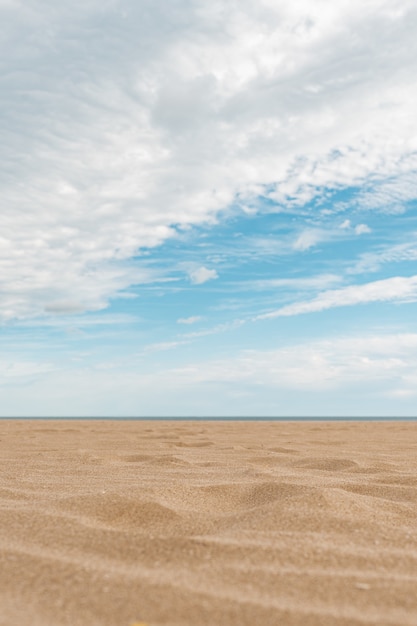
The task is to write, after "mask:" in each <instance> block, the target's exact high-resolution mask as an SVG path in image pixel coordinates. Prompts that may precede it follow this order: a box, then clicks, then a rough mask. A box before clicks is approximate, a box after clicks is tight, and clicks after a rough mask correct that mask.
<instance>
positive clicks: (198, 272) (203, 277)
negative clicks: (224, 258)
mask: <svg viewBox="0 0 417 626" xmlns="http://www.w3.org/2000/svg"><path fill="white" fill-rule="evenodd" d="M189 276H190V280H191V282H192V283H193V285H202V284H203V283H206V282H207V281H208V280H213V279H215V278H218V274H217V272H216V270H209V269H207V267H199V268H197V269H194V270H191V271H190V272H189Z"/></svg>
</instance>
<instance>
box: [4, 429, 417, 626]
mask: <svg viewBox="0 0 417 626" xmlns="http://www.w3.org/2000/svg"><path fill="white" fill-rule="evenodd" d="M0 464H1V467H0V626H16V625H17V624H19V626H29V625H30V626H64V625H65V626H138V625H140V626H144V625H147V626H182V625H184V626H185V625H187V626H203V625H204V626H232V625H233V626H249V625H250V626H255V625H262V626H277V625H280V626H281V625H282V626H287V625H288V626H296V625H297V626H301V625H302V626H333V625H335V626H336V625H338V626H342V625H343V626H359V625H365V624H374V625H375V626H388V625H391V626H402V625H404V626H406V625H409V626H416V624H417V423H416V422H395V421H390V422H347V421H339V422H323V421H311V422H309V421H304V422H295V421H292V422H291V421H288V422H284V421H283V422H267V421H259V422H249V421H248V422H243V421H241V422H239V421H156V420H155V421H152V420H147V421H127V420H126V421H117V420H84V421H83V420H62V421H59V420H1V421H0Z"/></svg>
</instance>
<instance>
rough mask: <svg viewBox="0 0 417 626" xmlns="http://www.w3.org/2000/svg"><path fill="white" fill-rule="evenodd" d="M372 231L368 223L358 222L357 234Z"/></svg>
mask: <svg viewBox="0 0 417 626" xmlns="http://www.w3.org/2000/svg"><path fill="white" fill-rule="evenodd" d="M370 232H372V231H371V229H370V228H369V226H367V225H366V224H358V225H357V226H355V233H356V234H357V235H364V234H367V233H370Z"/></svg>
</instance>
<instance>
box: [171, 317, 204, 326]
mask: <svg viewBox="0 0 417 626" xmlns="http://www.w3.org/2000/svg"><path fill="white" fill-rule="evenodd" d="M202 319H203V318H202V317H201V316H200V315H191V316H190V317H180V318H179V319H178V320H177V324H187V325H191V324H196V323H197V322H200V321H201V320H202Z"/></svg>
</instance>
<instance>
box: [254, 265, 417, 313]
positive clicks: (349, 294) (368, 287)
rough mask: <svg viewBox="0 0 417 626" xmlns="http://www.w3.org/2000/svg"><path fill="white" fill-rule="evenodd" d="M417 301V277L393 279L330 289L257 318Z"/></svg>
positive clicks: (397, 277) (396, 277)
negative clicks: (391, 302)
mask: <svg viewBox="0 0 417 626" xmlns="http://www.w3.org/2000/svg"><path fill="white" fill-rule="evenodd" d="M415 300H417V275H414V276H409V277H403V276H395V277H394V278H386V279H384V280H377V281H374V282H370V283H365V284H363V285H351V286H349V287H343V288H341V289H330V290H328V291H324V292H323V293H320V294H319V295H318V296H317V297H316V298H314V299H313V300H307V301H304V302H297V303H294V304H289V305H287V306H284V307H282V308H280V309H277V310H276V311H272V312H271V313H265V314H263V315H259V316H258V317H257V318H256V319H270V318H274V317H286V316H291V315H300V314H301V313H313V312H317V311H324V310H326V309H332V308H335V307H341V306H353V305H357V304H366V303H369V302H389V301H412V302H413V301H415Z"/></svg>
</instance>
